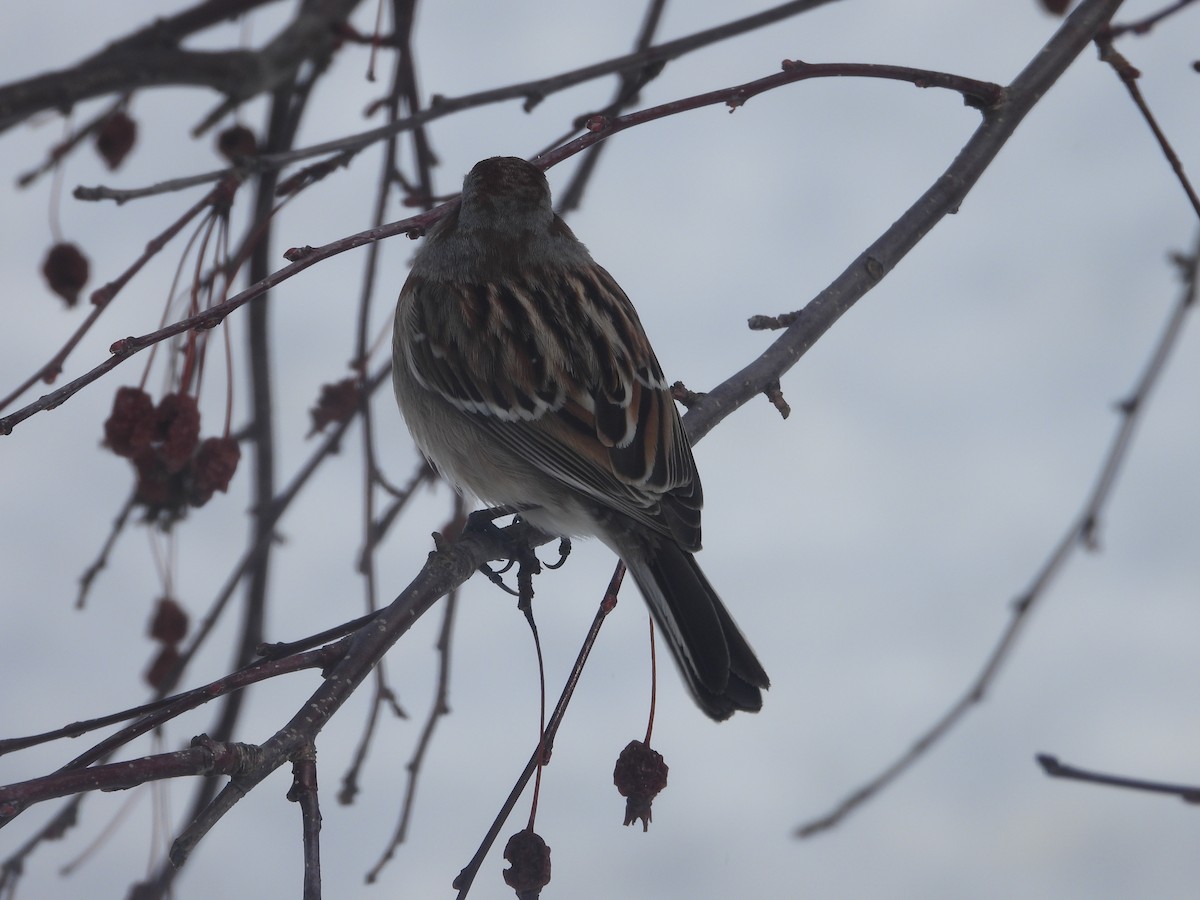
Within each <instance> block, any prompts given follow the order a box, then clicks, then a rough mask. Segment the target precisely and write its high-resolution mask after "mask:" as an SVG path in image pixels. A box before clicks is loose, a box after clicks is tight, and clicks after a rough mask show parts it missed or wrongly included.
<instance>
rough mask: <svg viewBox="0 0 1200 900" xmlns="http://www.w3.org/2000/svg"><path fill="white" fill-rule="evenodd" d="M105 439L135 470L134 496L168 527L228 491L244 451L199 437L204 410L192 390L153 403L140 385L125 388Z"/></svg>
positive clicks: (233, 444)
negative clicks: (218, 494)
mask: <svg viewBox="0 0 1200 900" xmlns="http://www.w3.org/2000/svg"><path fill="white" fill-rule="evenodd" d="M104 443H105V444H106V445H107V446H108V447H109V449H111V450H112V451H113V453H115V454H117V456H124V457H125V458H126V459H128V460H129V461H130V462H131V463H132V464H133V468H134V471H135V472H136V473H137V494H136V497H135V500H136V502H137V503H138V504H140V505H141V506H144V507H145V509H146V518H147V519H148V520H154V521H158V522H160V523H162V524H164V525H169V524H170V523H172V522H175V521H177V520H179V519H182V518H183V517H184V515H185V514H186V513H187V509H188V507H189V506H196V507H199V506H203V505H204V504H205V503H207V502H208V501H209V500H210V499H212V495H213V494H214V493H215V492H216V491H222V492H224V491H226V490H228V488H229V482H230V479H232V478H233V473H234V472H235V471H236V470H237V464H238V459H239V458H240V457H241V450H240V449H239V448H238V444H237V441H236V440H234V439H233V438H230V437H220V438H218V437H210V438H205V439H204V440H201V439H200V410H199V409H198V408H197V406H196V398H194V397H192V396H190V395H188V394H167V395H166V396H165V397H163V398H162V400H160V401H159V402H158V404H157V405H155V403H154V401H153V400H152V399H151V398H150V395H149V394H147V393H146V392H145V391H144V390H142V389H141V388H134V387H123V388H121V389H120V390H118V391H117V396H116V397H115V398H114V400H113V409H112V414H111V415H109V417H108V420H107V421H106V422H105V423H104Z"/></svg>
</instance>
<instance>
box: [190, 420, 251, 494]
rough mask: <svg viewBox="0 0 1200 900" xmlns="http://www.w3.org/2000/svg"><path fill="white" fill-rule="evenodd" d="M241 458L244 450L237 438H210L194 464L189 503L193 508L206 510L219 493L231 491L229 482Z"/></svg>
mask: <svg viewBox="0 0 1200 900" xmlns="http://www.w3.org/2000/svg"><path fill="white" fill-rule="evenodd" d="M241 457H242V450H241V448H240V447H239V446H238V442H237V441H236V440H234V439H233V438H231V437H224V438H206V439H205V440H204V441H203V442H202V443H201V444H200V449H199V450H198V451H197V452H196V458H195V459H194V460H193V461H192V479H191V486H190V489H189V491H188V502H189V503H191V504H192V506H203V505H204V504H205V503H207V502H208V501H209V500H211V499H212V495H213V493H214V492H215V491H220V492H221V493H224V492H225V491H227V490H229V482H230V481H231V480H232V479H233V473H234V472H236V471H237V465H238V460H240V459H241Z"/></svg>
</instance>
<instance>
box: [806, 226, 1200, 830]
mask: <svg viewBox="0 0 1200 900" xmlns="http://www.w3.org/2000/svg"><path fill="white" fill-rule="evenodd" d="M1197 260H1200V245H1197V248H1196V251H1195V255H1193V256H1192V258H1191V259H1190V260H1189V267H1190V268H1189V270H1188V272H1187V273H1186V275H1185V281H1186V287H1185V290H1184V291H1183V292H1182V295H1181V297H1180V299H1179V302H1178V303H1176V304H1175V306H1174V308H1173V309H1172V310H1171V313H1170V315H1169V316H1168V317H1167V322H1166V325H1165V327H1164V328H1163V333H1162V336H1161V337H1160V338H1159V340H1158V342H1157V344H1156V345H1155V347H1154V349H1153V351H1152V353H1151V354H1150V360H1149V362H1148V363H1147V364H1146V368H1145V370H1144V371H1143V373H1142V375H1141V377H1140V378H1139V379H1138V382H1137V385H1136V387H1135V388H1134V391H1133V394H1132V396H1131V398H1130V399H1129V400H1127V401H1125V402H1124V403H1121V404H1120V405H1119V407H1118V409H1119V411H1120V413H1121V416H1122V419H1121V424H1120V427H1119V428H1118V429H1117V433H1116V435H1115V436H1114V438H1113V440H1112V443H1111V444H1110V445H1109V449H1108V452H1107V453H1106V454H1105V457H1104V460H1103V462H1102V464H1101V466H1100V472H1099V474H1098V476H1097V478H1096V481H1095V484H1094V485H1093V487H1092V490H1091V491H1090V493H1089V494H1088V497H1087V499H1086V500H1085V502H1084V504H1083V509H1082V511H1081V512H1080V513H1079V515H1078V516H1077V517H1076V518H1075V520H1074V521H1073V522H1072V523H1071V524H1070V525H1069V526H1068V527H1067V529H1066V531H1065V532H1064V534H1063V536H1062V537H1061V538H1060V539H1059V541H1058V543H1057V544H1056V545H1055V546H1054V548H1053V550H1052V551H1051V552H1050V555H1049V556H1048V557H1047V559H1046V561H1045V562H1044V563H1043V564H1042V566H1041V568H1040V569H1038V571H1037V573H1036V574H1035V575H1034V577H1033V580H1032V581H1031V583H1030V585H1029V587H1027V588H1026V589H1025V591H1024V593H1022V594H1021V596H1020V597H1019V598H1018V599H1017V600H1016V602H1014V603H1013V605H1012V612H1011V616H1010V618H1009V622H1008V625H1007V626H1006V627H1005V629H1004V631H1003V632H1002V633H1001V635H1000V638H999V640H998V641H997V643H996V646H995V647H994V649H993V650H992V652H991V653H990V654H989V655H988V657H987V659H986V660H985V662H984V664H983V668H982V669H981V671H980V672H979V675H978V676H976V678H975V680H974V681H972V682H971V684H970V686H969V687H968V688H967V690H966V692H965V693H964V694H963V695H962V696H961V697H960V698H959V699H958V701H956V702H955V703H954V704H953V705H952V706H951V707H950V708H949V709H948V710H947V711H946V712H945V713H944V714H943V715H942V716H941V717H940V718H939V719H938V720H937V721H936V722H935V723H934V724H933V725H932V726H930V727H929V728H928V729H927V730H926V731H925V732H923V733H922V734H921V736H920V737H918V738H917V740H916V741H914V742H913V744H912V746H911V747H910V748H909V749H908V750H907V751H905V752H904V753H903V754H901V755H900V757H899V758H898V759H896V760H895V762H893V763H892V764H891V765H889V766H888V767H887V768H885V769H884V770H883V771H882V772H880V773H879V774H878V775H876V776H875V777H874V778H872V779H870V780H869V781H867V782H866V783H864V784H863V785H862V786H861V787H859V788H858V789H856V790H855V791H854V792H852V793H851V794H850V795H849V796H847V797H846V798H845V799H843V800H842V801H841V803H839V804H838V805H837V806H836V807H834V808H833V809H832V810H830V811H829V812H827V813H825V814H824V815H822V816H819V817H817V818H815V819H812V820H810V821H808V822H806V823H804V824H803V825H801V826H799V827H798V828H797V829H796V832H795V834H796V836H797V837H801V838H806V837H812V836H813V835H815V834H819V833H821V832H822V831H827V830H828V829H830V828H833V827H834V826H836V825H838V824H840V823H841V821H842V820H843V819H845V818H846V816H848V815H849V814H850V813H852V812H853V811H854V810H855V809H856V808H858V807H859V806H860V805H862V804H863V803H865V802H866V801H867V800H870V799H872V798H873V797H875V796H876V795H877V794H878V793H879V792H880V791H882V790H883V789H884V788H886V787H888V786H889V785H890V784H891V783H892V782H893V781H895V780H896V779H897V778H899V777H900V776H901V775H902V774H904V772H906V771H907V770H908V769H909V768H911V767H912V765H913V764H914V763H916V762H917V760H919V759H920V758H921V757H922V756H924V755H925V753H926V752H928V750H929V748H930V747H932V746H933V745H934V744H935V743H937V742H938V741H939V740H941V739H942V738H943V737H945V736H946V734H948V733H949V732H950V731H951V730H952V729H953V728H954V726H955V725H957V724H958V722H959V721H960V720H961V719H962V718H963V717H964V716H965V715H966V714H967V712H969V711H970V710H971V709H972V708H974V707H975V706H976V705H977V704H979V703H980V702H982V700H983V698H984V696H985V695H986V693H987V691H988V690H989V689H990V688H991V686H992V684H993V683H994V682H995V680H996V676H997V674H998V673H999V671H1000V668H1001V666H1002V665H1003V664H1004V663H1005V662H1006V661H1007V660H1008V658H1009V656H1010V655H1011V654H1012V649H1013V647H1014V646H1015V644H1016V641H1017V638H1018V637H1019V635H1020V633H1021V631H1022V629H1023V628H1024V627H1025V625H1026V624H1027V623H1028V622H1029V619H1030V615H1031V613H1032V612H1033V610H1034V608H1035V607H1036V606H1037V605H1038V604H1039V602H1040V601H1042V600H1043V599H1044V598H1045V596H1046V593H1047V591H1048V589H1049V587H1050V584H1051V583H1052V582H1053V580H1054V579H1055V578H1056V577H1057V576H1058V575H1059V574H1061V572H1062V570H1063V568H1064V567H1065V566H1066V563H1067V561H1068V560H1069V559H1070V558H1071V557H1072V555H1073V554H1074V553H1075V551H1077V550H1078V549H1079V548H1080V547H1081V546H1082V547H1089V546H1094V543H1095V539H1094V535H1095V532H1096V529H1097V522H1099V520H1100V516H1101V513H1102V512H1103V510H1104V508H1105V506H1106V504H1107V503H1108V500H1109V499H1110V497H1111V496H1112V491H1113V486H1114V484H1115V481H1116V475H1117V472H1118V471H1119V469H1120V467H1121V464H1122V463H1124V461H1125V460H1126V459H1127V458H1128V454H1129V446H1130V442H1131V441H1132V439H1133V435H1134V432H1135V430H1136V428H1137V425H1138V422H1139V421H1140V418H1141V415H1142V414H1143V413H1144V411H1145V409H1146V401H1147V399H1148V397H1149V395H1150V393H1151V391H1152V390H1153V388H1154V386H1155V385H1156V384H1157V383H1158V380H1159V378H1160V377H1161V375H1162V372H1163V370H1164V368H1165V366H1166V362H1167V360H1168V358H1169V357H1170V354H1171V351H1172V350H1173V349H1174V348H1175V346H1176V344H1177V343H1178V340H1179V337H1180V335H1181V334H1182V331H1183V323H1184V320H1185V318H1186V316H1187V314H1188V312H1189V311H1190V310H1191V309H1192V308H1193V307H1194V306H1195V298H1196V266H1197Z"/></svg>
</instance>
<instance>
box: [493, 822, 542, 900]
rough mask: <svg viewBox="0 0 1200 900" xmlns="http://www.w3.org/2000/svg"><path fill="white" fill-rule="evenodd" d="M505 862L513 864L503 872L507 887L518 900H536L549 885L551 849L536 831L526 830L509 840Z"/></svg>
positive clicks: (505, 851)
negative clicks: (514, 893)
mask: <svg viewBox="0 0 1200 900" xmlns="http://www.w3.org/2000/svg"><path fill="white" fill-rule="evenodd" d="M504 858H505V859H506V860H508V862H509V863H511V865H510V866H509V867H508V868H507V869H505V870H504V883H505V884H507V885H508V886H509V887H510V888H512V889H513V891H515V892H516V895H517V898H518V900H535V898H536V897H537V896H538V895H539V894H541V892H542V888H544V887H545V886H546V885H548V884H549V883H550V848H549V847H548V846H546V842H545V841H543V840H542V839H541V837H540V836H539V835H538V833H537V832H536V831H532V830H530V829H528V828H524V829H522V830H521V831H518V832H517V833H516V834H514V835H513V836H512V837H510V838H509V839H508V843H507V844H505V845H504Z"/></svg>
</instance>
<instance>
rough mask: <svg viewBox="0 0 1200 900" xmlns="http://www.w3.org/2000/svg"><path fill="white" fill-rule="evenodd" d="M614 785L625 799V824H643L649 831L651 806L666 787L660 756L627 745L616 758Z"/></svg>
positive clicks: (646, 748) (646, 747)
mask: <svg viewBox="0 0 1200 900" xmlns="http://www.w3.org/2000/svg"><path fill="white" fill-rule="evenodd" d="M613 784H615V785H616V786H617V790H618V791H619V792H620V793H621V796H622V797H624V798H625V824H626V825H632V824H633V823H634V822H635V821H636V820H638V819H641V820H642V831H648V830H649V828H650V804H651V803H652V802H653V800H654V798H655V797H657V796H658V795H659V793H660V792H661V791H662V789H663V788H665V787H666V786H667V764H666V762H665V761H664V760H663V757H662V754H661V753H659V752H658V751H657V750H653V749H651V748H650V746H649V745H647V744H644V743H642V742H641V741H630V742H629V743H628V744H626V745H625V749H624V750H622V751H621V755H620V756H618V757H617V765H616V768H614V769H613Z"/></svg>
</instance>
